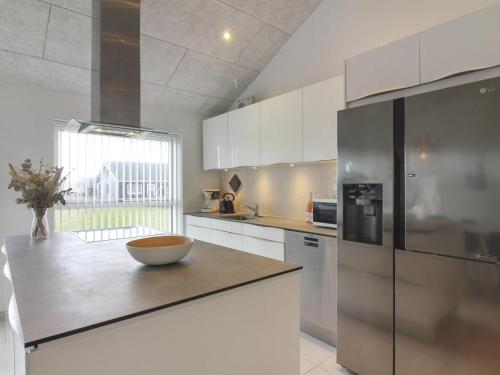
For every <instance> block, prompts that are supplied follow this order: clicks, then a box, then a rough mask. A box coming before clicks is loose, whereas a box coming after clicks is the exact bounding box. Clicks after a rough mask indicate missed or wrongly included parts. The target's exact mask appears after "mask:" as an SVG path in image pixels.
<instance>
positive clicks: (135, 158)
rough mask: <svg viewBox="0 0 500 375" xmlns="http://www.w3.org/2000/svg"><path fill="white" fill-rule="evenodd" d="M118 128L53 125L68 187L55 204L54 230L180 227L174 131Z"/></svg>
mask: <svg viewBox="0 0 500 375" xmlns="http://www.w3.org/2000/svg"><path fill="white" fill-rule="evenodd" d="M100 132H102V133H100ZM124 134H125V135H121V136H116V135H110V134H107V133H106V132H105V131H103V130H102V129H100V128H97V129H96V130H95V131H93V132H92V133H88V134H85V133H81V132H74V131H68V130H67V129H66V128H64V127H60V126H56V142H57V146H58V147H57V164H58V165H59V166H63V167H64V171H65V173H69V177H68V179H67V187H71V188H72V193H71V195H70V196H69V198H68V199H67V204H66V205H65V206H62V205H60V206H58V207H57V208H56V210H55V231H58V232H62V231H73V232H76V233H77V234H78V235H79V236H80V237H81V238H82V239H84V240H86V241H99V240H106V239H116V238H128V237H138V236H145V235H151V234H159V233H180V230H181V228H180V223H181V214H182V212H181V210H182V202H181V180H182V176H181V167H180V163H181V160H180V155H181V139H180V136H178V135H172V134H166V133H159V132H149V131H135V130H134V131H133V132H129V133H124Z"/></svg>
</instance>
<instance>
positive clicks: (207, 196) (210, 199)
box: [200, 189, 220, 212]
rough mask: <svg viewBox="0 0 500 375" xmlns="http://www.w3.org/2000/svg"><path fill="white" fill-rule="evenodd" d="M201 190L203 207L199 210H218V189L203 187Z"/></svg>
mask: <svg viewBox="0 0 500 375" xmlns="http://www.w3.org/2000/svg"><path fill="white" fill-rule="evenodd" d="M202 192H203V198H204V202H203V207H202V208H201V210H200V211H201V212H218V211H219V208H220V190H219V189H205V190H202Z"/></svg>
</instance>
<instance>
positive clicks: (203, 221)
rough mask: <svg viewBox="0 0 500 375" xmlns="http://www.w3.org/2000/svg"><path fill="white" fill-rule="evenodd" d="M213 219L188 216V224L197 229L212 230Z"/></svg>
mask: <svg viewBox="0 0 500 375" xmlns="http://www.w3.org/2000/svg"><path fill="white" fill-rule="evenodd" d="M211 223H212V219H210V218H209V217H200V216H191V215H186V224H187V225H194V226H195V227H202V228H209V229H210V228H211Z"/></svg>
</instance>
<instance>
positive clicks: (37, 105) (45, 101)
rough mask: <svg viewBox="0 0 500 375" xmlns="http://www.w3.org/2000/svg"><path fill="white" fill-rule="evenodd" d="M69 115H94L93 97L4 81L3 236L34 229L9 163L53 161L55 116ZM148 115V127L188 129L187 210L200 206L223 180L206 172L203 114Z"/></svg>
mask: <svg viewBox="0 0 500 375" xmlns="http://www.w3.org/2000/svg"><path fill="white" fill-rule="evenodd" d="M68 118H79V119H90V98H89V97H87V96H81V95H76V94H69V93H63V92H58V91H52V90H49V89H45V88H41V87H37V86H24V85H19V84H13V83H8V84H7V83H3V82H0V208H1V209H0V236H2V235H11V234H26V233H29V229H30V225H31V213H30V212H29V211H28V210H27V209H26V208H25V207H24V206H18V205H16V204H15V198H16V196H17V194H16V193H15V192H13V191H9V190H7V185H8V182H9V177H8V175H7V165H8V163H9V162H12V163H20V162H21V161H22V160H24V159H26V158H31V159H33V160H34V161H36V160H38V159H39V158H40V157H43V158H44V159H45V160H47V162H49V163H52V162H53V149H54V148H53V147H54V144H53V126H54V124H53V120H54V119H68ZM142 118H143V125H144V126H146V127H150V128H156V129H160V130H167V131H171V132H173V133H180V134H183V162H184V168H183V173H184V180H183V195H184V209H185V210H195V209H199V207H200V205H201V193H200V188H201V187H203V186H213V187H218V184H219V175H218V173H216V172H203V171H202V146H201V144H202V143H201V142H202V141H201V139H202V128H201V118H200V117H198V116H196V115H189V114H181V113H174V112H168V111H165V110H161V109H153V108H147V107H145V108H143V110H142Z"/></svg>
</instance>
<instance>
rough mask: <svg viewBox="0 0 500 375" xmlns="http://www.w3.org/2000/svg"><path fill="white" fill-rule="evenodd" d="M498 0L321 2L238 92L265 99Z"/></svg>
mask: <svg viewBox="0 0 500 375" xmlns="http://www.w3.org/2000/svg"><path fill="white" fill-rule="evenodd" d="M499 2H500V0H323V2H322V3H321V4H320V5H319V7H318V8H317V9H316V10H315V11H314V12H313V14H312V15H311V16H310V17H309V18H308V19H307V20H306V22H305V23H304V24H303V25H302V26H301V27H300V28H299V29H298V30H297V32H296V33H295V34H294V35H293V36H292V37H291V38H290V40H289V41H288V42H287V44H285V46H284V47H283V48H282V50H281V51H280V52H279V53H278V54H277V55H276V56H275V57H274V59H273V60H272V61H271V62H270V63H269V65H268V66H267V67H266V68H265V69H264V70H263V71H262V72H261V73H260V74H259V75H258V76H257V78H256V79H255V80H254V81H253V82H252V83H251V84H250V85H249V87H248V88H247V89H246V90H245V91H244V92H243V93H242V94H241V95H240V97H241V98H246V97H248V96H249V95H255V96H256V97H257V100H262V99H266V98H269V97H272V96H275V95H277V94H281V93H284V92H287V91H290V90H293V89H296V88H299V87H303V86H306V85H308V84H311V83H314V82H318V81H321V80H324V79H327V78H330V77H333V76H336V75H339V74H343V72H344V63H345V59H346V58H348V57H350V56H354V55H357V54H359V53H361V52H364V51H368V50H371V49H373V48H375V47H378V46H382V45H384V44H387V43H389V42H392V41H394V40H397V39H400V38H402V37H405V36H409V35H411V34H414V33H416V32H419V31H422V30H425V29H427V28H429V27H432V26H435V25H438V24H440V23H443V22H446V21H449V20H451V19H454V18H458V17H460V16H463V15H465V14H468V13H471V12H473V11H476V10H479V9H482V8H484V7H486V6H489V5H493V4H497V3H499Z"/></svg>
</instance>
